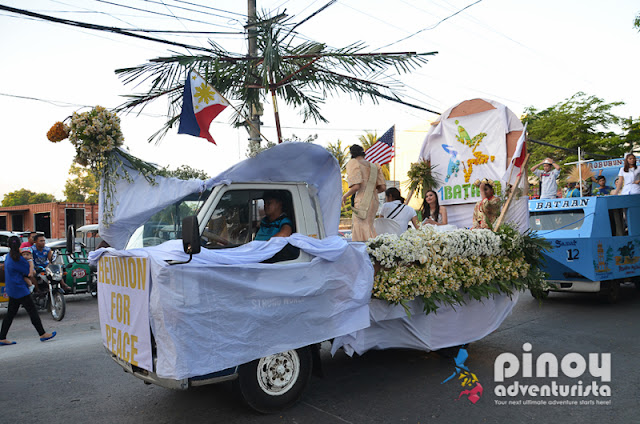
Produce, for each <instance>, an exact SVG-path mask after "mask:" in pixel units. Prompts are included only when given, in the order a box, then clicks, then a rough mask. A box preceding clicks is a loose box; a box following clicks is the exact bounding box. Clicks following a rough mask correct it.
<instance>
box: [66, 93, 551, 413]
mask: <svg viewBox="0 0 640 424" xmlns="http://www.w3.org/2000/svg"><path fill="white" fill-rule="evenodd" d="M478 105H480V107H481V108H484V110H482V111H480V112H476V113H473V112H474V111H475V109H474V108H476V109H477V106H478ZM461 106H462V107H463V109H464V108H465V107H466V108H469V106H471V108H470V110H471V113H469V111H464V110H463V111H462V112H460V107H457V108H452V109H450V110H449V111H447V113H446V114H444V115H443V116H442V118H441V119H440V121H439V122H438V123H436V125H434V126H433V127H432V130H431V131H430V132H429V135H428V136H427V138H426V140H425V144H424V146H423V154H422V156H423V157H422V158H421V159H422V160H430V161H431V163H432V164H433V163H436V164H442V163H447V164H448V167H447V175H446V176H445V178H444V180H445V183H444V185H443V186H442V187H440V188H438V192H439V193H440V195H441V204H445V205H447V207H448V208H449V210H450V217H451V218H450V219H451V221H450V222H453V223H455V226H456V227H457V229H453V228H452V226H447V228H439V229H436V228H432V227H430V226H425V227H424V228H422V229H420V230H409V231H407V232H405V233H404V234H402V235H401V236H397V235H390V234H382V235H379V236H378V237H377V238H375V239H372V240H370V241H369V242H367V243H357V242H352V243H349V242H347V241H345V240H344V239H342V238H340V237H339V236H338V235H337V234H338V225H339V218H340V201H341V194H342V187H341V182H340V171H339V167H338V164H337V162H336V160H335V159H334V158H333V157H332V156H331V155H330V154H329V153H328V152H327V151H326V150H325V149H324V148H322V147H320V146H317V145H312V144H307V143H283V144H281V145H277V146H275V147H273V148H271V149H268V150H266V151H264V152H262V153H260V154H258V155H257V156H256V157H254V158H250V159H247V160H245V161H243V162H240V163H238V164H237V165H235V166H233V167H231V168H230V169H228V170H226V171H224V172H222V173H221V174H219V175H218V176H216V177H214V178H211V179H209V180H206V181H202V180H187V181H184V180H178V179H175V178H166V177H163V176H161V175H158V173H157V172H155V171H154V168H153V166H151V165H150V164H148V163H146V162H144V161H141V160H139V159H136V158H134V157H133V156H131V155H130V154H128V153H127V152H126V151H125V150H124V149H123V148H122V147H121V144H122V141H121V140H120V141H118V140H119V139H118V137H117V135H116V137H114V136H113V134H110V135H105V131H112V130H114V127H116V126H115V125H114V124H113V119H111V117H110V116H107V115H106V114H104V113H103V115H104V116H102V115H100V113H101V110H100V109H98V108H96V109H94V110H93V111H91V112H89V113H88V115H87V116H85V118H87V119H88V118H92V119H94V120H93V121H90V122H88V124H87V125H85V126H84V127H81V126H78V125H76V126H75V128H74V127H73V126H71V128H70V129H69V130H68V131H69V132H68V134H69V136H70V138H71V139H72V142H73V139H74V137H75V138H76V139H80V140H81V141H82V142H79V141H76V142H74V145H75V146H76V151H77V158H76V161H79V162H80V161H82V162H84V163H87V164H89V166H90V167H91V169H92V170H93V171H94V172H96V173H97V174H98V175H99V176H100V177H101V192H100V211H101V219H100V234H101V236H102V238H103V239H104V240H105V241H106V242H108V243H109V244H110V245H111V246H112V247H111V248H108V249H99V250H97V251H95V252H92V253H91V255H90V259H91V261H92V263H93V264H97V265H98V270H99V274H98V286H99V290H98V293H99V296H98V301H99V311H100V320H101V331H102V338H103V343H104V345H105V347H106V348H107V350H108V351H109V352H110V354H111V356H112V357H113V358H114V360H116V362H118V363H119V364H120V365H121V366H122V367H123V368H124V369H125V370H126V371H128V372H130V373H132V374H134V375H135V376H136V377H138V378H141V379H143V380H144V381H146V382H150V383H155V384H159V385H162V386H165V387H170V388H177V389H186V388H188V387H191V386H196V385H202V384H210V383H215V382H219V381H224V380H237V385H238V386H239V388H240V392H241V393H242V395H243V397H244V398H245V400H246V401H247V402H248V403H249V405H250V406H251V407H253V408H255V409H257V410H260V411H264V412H269V411H275V410H278V409H281V408H283V407H286V406H289V405H290V404H291V403H292V402H295V400H297V399H298V398H299V396H300V395H301V393H302V390H303V389H304V387H305V385H306V383H307V382H308V379H309V376H310V375H311V372H312V371H313V370H314V369H317V368H318V366H319V364H318V361H319V355H318V344H319V343H320V342H322V341H325V340H332V353H335V352H336V351H337V350H338V349H340V348H342V349H344V350H345V352H347V353H348V354H353V353H354V352H355V353H358V354H362V353H364V352H366V351H367V350H370V349H385V348H407V347H408V348H415V349H421V350H427V351H428V350H434V349H440V348H445V347H451V346H458V345H463V344H467V343H469V342H472V341H475V340H479V339H481V338H483V337H484V336H486V335H487V334H489V333H491V332H492V331H494V330H495V329H497V328H498V327H499V326H500V324H501V323H502V321H503V320H504V319H505V318H506V317H507V316H508V315H509V313H510V312H511V310H512V308H513V306H514V305H515V303H516V301H517V299H518V296H519V293H520V292H521V291H522V290H524V289H526V288H530V289H531V288H537V287H540V285H541V284H542V283H543V274H542V273H541V272H540V270H539V268H538V264H539V261H540V257H541V250H542V249H543V247H544V245H543V243H541V242H540V240H539V239H536V238H535V237H531V235H530V234H528V233H527V232H526V226H527V222H528V219H527V208H526V196H520V195H519V194H520V193H525V192H526V190H525V189H524V187H523V186H522V184H523V181H526V179H524V178H521V175H518V174H519V172H518V170H516V171H515V172H514V171H513V170H512V171H511V174H509V175H507V174H505V170H506V169H507V164H508V163H510V162H509V160H510V159H511V157H510V156H514V152H515V150H516V141H517V140H518V139H519V138H521V137H520V133H521V130H522V127H521V125H520V122H519V121H517V119H516V118H515V117H513V116H512V115H513V114H512V113H511V112H510V111H508V109H506V108H505V107H504V106H502V105H499V104H492V103H488V102H485V101H479V102H476V101H472V102H471V103H470V104H469V103H468V102H465V103H463V104H462V105H461ZM456 113H457V116H453V115H454V114H456ZM449 114H451V116H449ZM478 115H480V119H478ZM487 117H488V118H487ZM78 120H80V117H79V116H78V117H75V116H74V118H73V121H78ZM452 129H453V132H452V131H451V130H452ZM518 131H520V133H518ZM474 133H475V134H477V135H476V136H474V137H471V136H470V135H469V134H474ZM451 134H453V138H452V139H451ZM63 135H64V134H63ZM58 138H61V137H54V140H57V139H58ZM444 146H447V148H446V149H444V148H443V147H444ZM442 152H444V153H445V154H446V155H449V156H447V158H446V160H443V159H442V158H441V157H439V156H438V155H441V154H442ZM452 152H455V156H453V155H452V154H453V153H452ZM285 164H286V166H284V165H285ZM520 165H521V166H522V164H520ZM443 168H444V167H443ZM517 175H518V177H517V178H515V177H516V176H517ZM478 177H480V178H485V179H489V180H491V181H493V182H494V184H495V185H496V187H500V183H499V181H500V180H502V181H503V182H502V184H503V187H505V189H506V188H507V187H510V189H509V191H510V194H508V200H507V202H505V203H510V204H511V208H504V209H503V214H502V216H501V218H500V220H501V222H504V225H500V223H498V225H496V228H494V230H493V231H492V230H490V229H481V230H469V229H467V228H466V227H468V226H469V224H468V223H469V222H470V219H471V209H470V206H471V207H472V206H473V204H474V203H475V202H476V201H477V200H478V198H479V193H478V189H477V187H476V186H475V185H474V184H473V183H471V181H473V179H475V178H478ZM512 177H514V178H512ZM510 180H511V182H510ZM270 192H278V193H280V195H281V196H282V198H283V199H284V202H285V210H286V211H287V214H288V215H289V216H290V217H291V219H292V222H293V226H294V234H292V235H291V236H290V237H285V238H280V237H278V238H272V239H271V240H269V241H266V242H265V241H255V240H253V238H254V237H255V234H256V231H257V227H258V223H259V221H260V218H261V215H260V209H261V202H262V199H263V198H264V197H265V195H266V194H268V193H270ZM497 194H500V195H503V196H504V195H505V194H506V193H504V192H503V191H502V190H500V189H498V190H497ZM505 197H507V196H505ZM523 202H524V203H523ZM523 205H524V209H523ZM183 218H184V219H185V220H184V223H183ZM443 229H444V230H449V231H442V230H443ZM180 239H182V240H180ZM287 247H289V248H290V249H293V251H294V252H295V255H294V256H293V257H290V258H287V259H285V260H279V261H278V260H273V258H275V257H277V255H278V254H279V252H281V251H282V250H283V249H285V248H287Z"/></svg>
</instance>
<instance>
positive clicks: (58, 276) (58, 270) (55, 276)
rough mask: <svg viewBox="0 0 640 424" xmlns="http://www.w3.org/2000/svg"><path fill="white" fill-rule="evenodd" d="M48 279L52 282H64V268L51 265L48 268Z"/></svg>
mask: <svg viewBox="0 0 640 424" xmlns="http://www.w3.org/2000/svg"><path fill="white" fill-rule="evenodd" d="M47 277H51V279H52V280H55V281H59V280H62V267H61V266H60V265H49V266H48V267H47Z"/></svg>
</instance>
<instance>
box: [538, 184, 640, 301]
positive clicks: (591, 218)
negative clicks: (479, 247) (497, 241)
mask: <svg viewBox="0 0 640 424" xmlns="http://www.w3.org/2000/svg"><path fill="white" fill-rule="evenodd" d="M529 220H530V227H531V229H532V230H535V231H537V233H538V235H539V236H541V237H544V238H546V239H547V240H549V241H550V242H551V244H552V246H553V248H552V250H551V251H550V252H546V253H545V257H546V259H547V261H546V265H545V269H544V271H545V272H547V273H548V274H549V279H548V280H547V282H548V285H549V291H559V292H560V291H565V292H579V293H601V294H603V295H604V296H605V297H606V299H607V300H608V301H609V302H611V303H614V302H616V301H617V300H618V297H619V291H620V284H623V283H625V282H635V284H636V286H638V288H639V289H640V263H639V262H640V196H637V195H627V196H597V197H595V196H593V197H573V198H565V199H543V200H530V201H529ZM547 294H548V292H545V293H540V295H543V296H546V295H547ZM534 295H538V294H534Z"/></svg>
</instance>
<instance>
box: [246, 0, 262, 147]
mask: <svg viewBox="0 0 640 424" xmlns="http://www.w3.org/2000/svg"><path fill="white" fill-rule="evenodd" d="M247 8H248V11H247V36H248V42H249V53H248V54H249V57H256V56H257V55H258V43H257V41H256V32H257V31H256V27H255V23H256V0H248V5H247ZM249 90H255V91H256V93H255V95H253V96H251V95H250V96H249V98H250V99H251V98H254V99H257V100H256V101H257V102H256V103H255V104H251V103H250V104H249V105H248V106H249V120H250V121H251V123H252V124H253V125H250V126H249V150H251V151H253V150H254V149H252V147H253V148H257V147H260V115H262V105H261V104H260V100H259V99H260V95H259V94H258V90H259V89H258V88H249Z"/></svg>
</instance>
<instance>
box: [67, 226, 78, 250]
mask: <svg viewBox="0 0 640 424" xmlns="http://www.w3.org/2000/svg"><path fill="white" fill-rule="evenodd" d="M75 244H76V230H75V228H74V227H73V225H69V226H68V227H67V246H66V247H67V255H70V256H72V257H73V251H74V248H75Z"/></svg>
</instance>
